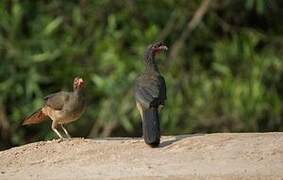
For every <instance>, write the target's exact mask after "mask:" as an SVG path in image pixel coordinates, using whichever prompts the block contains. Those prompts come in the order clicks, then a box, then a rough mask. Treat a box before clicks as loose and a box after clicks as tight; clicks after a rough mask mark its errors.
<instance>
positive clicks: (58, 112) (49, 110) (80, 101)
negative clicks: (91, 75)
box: [23, 77, 85, 139]
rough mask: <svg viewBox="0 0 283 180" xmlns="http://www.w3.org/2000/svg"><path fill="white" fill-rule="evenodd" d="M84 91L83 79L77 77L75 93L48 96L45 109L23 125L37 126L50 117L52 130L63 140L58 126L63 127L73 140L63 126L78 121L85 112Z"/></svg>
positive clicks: (26, 120)
mask: <svg viewBox="0 0 283 180" xmlns="http://www.w3.org/2000/svg"><path fill="white" fill-rule="evenodd" d="M83 89H84V81H83V79H82V78H79V77H76V78H75V79H74V83H73V92H66V91H60V92H57V93H54V94H50V95H48V96H46V97H45V98H44V100H45V104H44V105H43V107H42V108H40V109H39V110H38V111H36V112H35V113H33V114H32V115H30V116H28V117H27V118H25V119H24V122H23V125H30V124H37V123H40V122H42V121H44V120H45V119H46V118H47V117H49V118H50V119H51V120H52V126H51V128H52V130H53V131H54V132H55V133H56V134H57V135H58V136H59V138H60V139H63V136H62V135H61V134H60V133H59V131H58V130H57V126H58V125H61V128H62V129H63V131H64V132H65V134H66V135H67V137H68V138H71V136H70V135H69V133H68V131H67V130H66V129H65V128H64V126H63V125H64V124H67V123H70V122H72V121H75V120H77V119H78V118H79V117H80V116H81V114H82V113H83V112H84V109H85V99H84V95H83Z"/></svg>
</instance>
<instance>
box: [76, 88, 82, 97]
mask: <svg viewBox="0 0 283 180" xmlns="http://www.w3.org/2000/svg"><path fill="white" fill-rule="evenodd" d="M74 94H75V96H77V97H82V96H83V88H74Z"/></svg>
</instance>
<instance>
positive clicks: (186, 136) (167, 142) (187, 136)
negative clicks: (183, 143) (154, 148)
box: [158, 134, 204, 148]
mask: <svg viewBox="0 0 283 180" xmlns="http://www.w3.org/2000/svg"><path fill="white" fill-rule="evenodd" d="M195 136H204V134H186V135H176V136H175V137H174V139H171V140H165V141H162V142H161V143H160V144H159V146H158V148H163V147H166V146H169V145H171V144H173V143H175V142H177V141H180V140H182V139H186V138H190V137H195Z"/></svg>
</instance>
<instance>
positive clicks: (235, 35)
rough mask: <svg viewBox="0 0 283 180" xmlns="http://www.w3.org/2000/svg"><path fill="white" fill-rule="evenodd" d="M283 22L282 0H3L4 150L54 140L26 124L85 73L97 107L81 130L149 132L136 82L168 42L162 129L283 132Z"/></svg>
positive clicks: (0, 84)
mask: <svg viewBox="0 0 283 180" xmlns="http://www.w3.org/2000/svg"><path fill="white" fill-rule="evenodd" d="M282 16H283V3H282V1H279V0H274V1H270V0H213V1H212V0H203V1H201V0H192V1H187V0H160V1H149V0H141V1H135V0H120V1H111V0H93V1H86V0H70V1H48V0H44V1H36V0H28V1H20V0H2V1H0V58H1V66H0V94H1V95H0V147H1V148H7V147H10V146H14V145H18V144H23V143H26V142H30V141H37V140H42V139H51V138H53V137H55V135H54V134H53V132H52V131H51V130H50V121H46V122H45V123H43V124H40V125H34V126H31V127H22V126H21V121H22V119H23V118H24V117H25V116H27V115H29V114H30V113H32V112H33V111H34V110H36V109H38V108H39V107H40V106H41V105H42V103H43V99H42V97H44V96H45V95H47V94H50V93H52V92H55V91H58V90H61V89H65V90H70V89H71V88H72V81H73V78H74V77H75V76H77V75H80V76H82V77H83V78H84V79H85V80H86V82H87V89H86V91H87V97H88V104H89V105H88V109H87V112H86V113H85V114H84V115H83V116H82V117H81V119H80V120H79V121H77V122H74V123H72V124H70V125H69V126H68V129H69V130H70V132H71V134H73V135H75V136H84V137H98V136H139V135H141V130H140V128H141V123H140V117H139V115H138V112H137V110H136V106H135V102H134V98H133V82H134V80H135V78H136V77H137V75H138V74H139V73H140V72H141V70H142V68H143V61H142V60H143V52H144V49H145V47H146V46H147V45H148V44H150V43H152V42H154V41H157V40H164V42H165V43H166V44H167V45H168V46H169V49H170V51H169V52H168V54H166V55H161V56H160V57H158V62H159V64H160V69H161V72H162V74H163V75H164V77H165V79H166V83H167V89H168V90H167V91H168V92H167V93H168V94H167V96H168V101H167V104H166V107H165V108H164V109H163V112H162V115H161V127H162V132H163V134H180V133H199V132H226V131H232V132H242V131H252V132H255V131H282V130H283V120H282V119H283V108H282V103H283V100H282V98H283V56H282V54H283V39H282V32H283V26H282V23H281V21H282V19H281V17H282Z"/></svg>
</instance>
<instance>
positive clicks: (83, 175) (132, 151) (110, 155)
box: [0, 132, 283, 180]
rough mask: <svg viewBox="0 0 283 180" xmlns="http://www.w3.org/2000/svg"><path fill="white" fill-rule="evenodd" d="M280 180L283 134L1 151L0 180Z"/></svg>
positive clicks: (72, 143) (82, 142)
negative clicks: (155, 146) (158, 145)
mask: <svg viewBox="0 0 283 180" xmlns="http://www.w3.org/2000/svg"><path fill="white" fill-rule="evenodd" d="M200 178H201V179H203V178H204V179H283V132H280V133H279V132H278V133H239V134H238V133H234V134H231V133H219V134H195V135H181V136H170V137H169V136H166V137H162V143H161V145H160V147H159V148H150V147H149V146H147V145H145V144H144V142H143V140H142V139H140V138H134V139H133V138H109V139H81V138H73V139H71V140H65V141H62V142H59V141H58V140H52V141H43V142H35V143H31V144H27V145H24V146H20V147H15V148H12V149H9V150H5V151H1V152H0V179H1V180H2V179H5V180H6V179H20V180H25V179H71V180H77V179H200Z"/></svg>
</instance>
